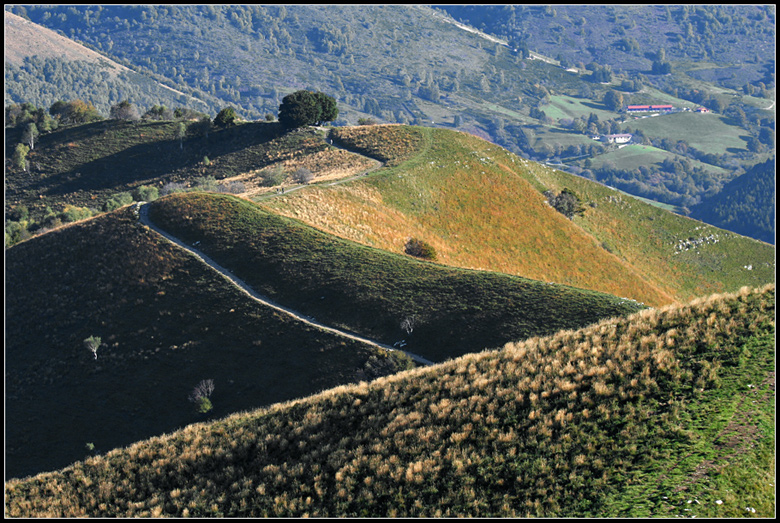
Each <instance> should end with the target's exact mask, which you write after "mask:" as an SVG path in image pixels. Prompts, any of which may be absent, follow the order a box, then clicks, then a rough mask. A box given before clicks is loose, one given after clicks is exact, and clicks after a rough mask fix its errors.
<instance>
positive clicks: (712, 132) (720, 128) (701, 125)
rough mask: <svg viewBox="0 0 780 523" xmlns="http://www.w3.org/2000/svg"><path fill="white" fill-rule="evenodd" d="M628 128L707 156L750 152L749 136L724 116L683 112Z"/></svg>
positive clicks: (633, 122) (642, 120) (628, 124)
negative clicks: (680, 143)
mask: <svg viewBox="0 0 780 523" xmlns="http://www.w3.org/2000/svg"><path fill="white" fill-rule="evenodd" d="M624 128H628V129H632V130H634V129H641V130H642V132H643V133H645V135H646V136H649V137H650V138H668V139H670V140H685V141H686V142H688V144H689V145H691V146H692V147H695V148H696V149H698V150H700V151H703V152H706V153H715V154H725V153H734V152H737V150H744V149H747V144H746V142H745V140H744V139H743V136H744V135H745V134H746V132H745V131H744V130H743V129H740V128H739V127H735V126H733V125H728V124H727V123H726V122H725V120H724V118H723V117H722V116H720V115H717V114H712V113H709V114H699V113H694V112H682V113H673V114H667V115H661V116H656V117H652V118H639V119H635V120H630V121H628V122H626V123H625V124H624Z"/></svg>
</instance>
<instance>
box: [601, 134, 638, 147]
mask: <svg viewBox="0 0 780 523" xmlns="http://www.w3.org/2000/svg"><path fill="white" fill-rule="evenodd" d="M632 137H633V135H632V134H629V133H625V134H607V135H605V136H604V137H603V138H602V139H603V141H605V142H607V143H616V144H622V143H628V142H630V141H631V138H632Z"/></svg>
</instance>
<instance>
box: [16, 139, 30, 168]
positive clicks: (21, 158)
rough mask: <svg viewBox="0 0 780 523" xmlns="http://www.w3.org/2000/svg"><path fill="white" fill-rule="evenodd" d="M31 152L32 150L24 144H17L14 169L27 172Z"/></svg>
mask: <svg viewBox="0 0 780 523" xmlns="http://www.w3.org/2000/svg"><path fill="white" fill-rule="evenodd" d="M29 152H30V148H29V147H28V146H26V145H25V144H23V143H18V144H16V148H15V149H14V155H13V158H12V161H13V164H14V167H16V168H17V169H21V170H23V171H26V170H27V153H29Z"/></svg>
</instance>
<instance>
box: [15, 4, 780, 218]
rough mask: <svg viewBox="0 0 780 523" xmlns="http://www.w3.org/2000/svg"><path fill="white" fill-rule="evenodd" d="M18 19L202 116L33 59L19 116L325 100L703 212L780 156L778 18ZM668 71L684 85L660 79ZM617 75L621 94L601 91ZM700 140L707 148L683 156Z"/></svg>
mask: <svg viewBox="0 0 780 523" xmlns="http://www.w3.org/2000/svg"><path fill="white" fill-rule="evenodd" d="M7 9H9V10H13V11H14V12H15V13H17V14H19V15H22V16H25V17H28V18H30V19H31V20H32V21H34V22H36V23H38V24H42V25H44V26H46V27H48V28H50V29H54V30H57V31H59V32H60V33H61V34H63V35H67V36H70V37H71V38H73V39H75V40H78V41H80V42H84V43H85V44H86V45H88V46H90V47H92V48H94V49H96V50H98V51H100V52H103V53H106V55H107V56H110V57H112V58H113V59H114V60H116V61H118V62H121V63H122V64H125V65H127V66H129V67H131V68H133V69H134V70H136V71H139V72H142V73H143V75H144V76H145V77H146V80H147V81H148V82H149V83H150V84H155V85H156V83H160V82H161V83H164V84H165V85H168V86H170V87H172V88H174V89H176V90H178V91H181V92H182V93H186V94H187V95H188V96H190V95H191V96H194V97H195V98H197V100H195V99H191V98H185V97H181V98H179V99H171V98H170V96H169V95H170V94H171V93H167V94H165V96H162V95H161V96H160V97H159V99H155V97H154V95H153V94H150V93H149V91H148V89H146V88H144V89H141V88H138V89H136V88H134V87H131V86H128V85H124V86H118V85H111V86H110V87H109V84H108V83H107V82H98V83H96V82H90V81H88V80H87V79H85V78H93V77H95V76H98V75H99V74H100V71H99V70H95V69H89V70H86V69H84V70H76V69H73V68H72V67H71V66H70V65H65V64H62V63H59V62H58V63H49V62H46V60H50V61H51V60H59V59H55V58H50V59H41V58H34V57H29V56H28V59H27V62H26V63H25V64H23V66H21V69H20V68H19V67H20V66H16V65H13V64H7V66H6V68H7V70H8V71H7V73H6V86H7V94H8V93H12V96H11V97H10V98H9V97H8V96H7V97H6V103H9V102H15V103H20V102H23V101H24V102H33V103H35V104H36V105H41V106H48V105H49V104H51V103H52V102H53V101H54V100H56V99H58V98H63V97H65V98H75V97H80V96H81V97H88V98H90V101H92V102H93V103H94V104H95V105H96V106H98V107H99V108H101V110H102V111H103V112H104V114H107V112H108V108H109V107H110V105H111V104H114V103H117V102H119V101H120V100H122V99H124V98H130V99H131V101H133V102H135V103H136V104H139V105H140V106H141V111H142V112H143V111H144V110H145V109H147V108H149V107H150V106H151V105H156V104H158V103H164V104H166V105H168V106H169V107H173V106H180V105H191V106H192V107H193V109H196V110H203V111H207V112H209V113H210V114H212V115H213V114H216V112H217V111H218V110H219V109H220V108H221V107H224V106H225V105H231V106H235V107H236V109H237V110H238V112H239V114H241V115H243V116H245V117H246V118H249V119H259V118H263V117H266V116H268V115H271V116H273V115H274V114H276V112H277V109H278V106H279V103H280V101H281V99H282V97H283V96H284V95H286V94H288V93H290V92H292V91H295V90H298V89H302V88H306V89H313V90H321V91H323V92H326V93H328V94H330V95H332V96H334V97H335V98H336V99H337V100H338V103H339V107H340V111H341V117H340V118H339V119H338V120H337V124H338V125H343V124H346V123H355V122H356V121H357V120H358V119H359V118H366V117H371V118H374V119H378V120H380V121H385V122H398V123H414V124H417V125H431V126H438V127H452V128H457V129H461V130H464V131H467V132H471V133H473V134H476V135H479V136H483V137H487V138H488V139H490V140H492V141H494V142H495V143H498V144H500V145H502V146H503V147H506V148H508V149H509V150H511V151H513V152H515V153H518V154H521V155H523V156H524V157H528V158H533V159H538V160H548V161H549V160H553V161H555V162H558V161H560V160H561V159H564V161H567V163H569V166H568V167H567V169H569V170H570V171H571V172H576V173H583V174H584V175H586V176H588V177H591V178H596V179H598V180H600V181H602V182H604V183H609V184H610V185H613V186H617V187H619V188H621V189H623V190H627V191H629V192H631V193H632V194H637V195H639V196H643V197H646V198H651V199H655V200H658V201H661V202H664V203H667V204H671V205H675V206H685V207H688V208H690V207H691V206H693V205H695V204H696V203H698V202H699V201H701V198H702V197H703V196H704V195H705V194H706V195H707V196H709V195H711V194H712V193H713V192H714V191H717V190H719V189H720V187H721V186H722V185H723V184H724V183H726V182H728V181H730V180H731V179H732V178H734V177H735V176H737V175H738V174H740V173H742V172H744V171H745V170H747V169H748V168H749V167H750V166H752V165H753V164H754V163H757V162H763V161H765V160H766V158H767V157H768V156H767V155H771V152H772V149H773V147H774V145H773V143H772V142H771V140H764V141H760V140H759V141H757V138H756V137H760V136H761V133H762V132H765V131H767V130H769V129H773V127H774V111H773V109H772V108H773V103H772V99H773V93H774V75H773V73H772V70H773V65H772V64H773V62H771V60H770V59H769V58H768V57H771V56H773V55H774V52H773V45H774V38H773V35H774V12H773V11H772V9H771V7H770V6H741V5H735V6H671V7H666V8H665V7H664V6H600V7H594V6H560V9H559V11H556V10H555V9H554V8H553V6H519V7H517V8H515V7H512V6H506V7H504V6H500V7H499V6H460V7H458V6H452V7H448V8H446V9H447V10H449V11H450V12H451V13H452V14H453V16H457V17H461V18H462V19H463V20H464V21H467V22H471V23H472V24H475V25H477V26H478V27H479V28H482V29H484V30H485V31H487V32H488V33H491V34H486V33H483V32H479V31H477V30H474V29H473V28H472V27H469V26H467V25H464V24H460V23H457V22H455V20H454V19H452V18H450V17H449V16H448V15H446V14H445V13H444V11H442V10H441V9H432V8H429V7H424V6H404V5H396V6H349V5H331V6H327V8H326V9H323V8H321V7H319V6H303V5H292V6H218V5H217V6H163V7H158V6H9V7H7ZM688 33H690V35H689V34H688ZM770 36H772V38H770ZM532 50H533V51H535V52H531V51H532ZM539 53H541V54H539ZM561 60H563V62H561ZM658 61H660V62H663V63H668V64H670V66H671V73H669V74H654V73H652V72H651V69H652V67H653V64H654V62H658ZM664 61H665V62H664ZM71 63H76V62H71ZM77 63H81V62H77ZM561 64H562V65H561ZM78 67H80V66H78ZM9 68H10V69H9ZM14 68H16V69H14ZM566 68H568V70H567V69H566ZM607 69H609V74H608V78H607V79H602V80H598V79H596V73H597V72H604V71H605V70H607ZM52 71H55V72H54V73H52ZM53 86H55V88H54V89H52V87H53ZM145 89H146V90H145ZM616 93H619V95H620V96H622V99H623V101H622V102H621V103H620V104H618V106H617V107H612V106H610V105H609V104H607V103H605V100H606V99H607V98H606V97H607V95H616ZM198 100H199V101H198ZM201 102H203V103H201ZM631 103H634V104H637V103H639V104H672V105H674V106H675V107H677V108H687V109H693V108H696V107H699V106H701V105H702V104H704V105H707V106H708V107H710V108H712V109H713V110H714V111H715V112H716V113H717V114H711V115H708V116H707V117H706V118H704V119H702V118H699V116H701V115H695V114H692V113H684V114H678V115H674V118H667V117H662V118H657V119H651V120H653V121H656V122H655V124H654V125H649V126H647V125H646V124H647V121H644V120H643V121H641V122H639V121H638V122H633V121H631V120H630V119H629V120H628V123H625V122H623V121H624V120H625V117H626V115H625V114H624V113H623V112H622V108H623V107H624V106H625V105H626V104H631ZM204 104H205V105H204ZM593 116H597V117H598V118H597V120H596V121H595V122H593V121H592V120H591V118H592V117H593ZM704 120H706V121H707V122H708V123H712V125H707V124H705V125H702V123H703V121H704ZM658 121H663V123H662V124H658ZM627 127H631V130H630V131H626V128H627ZM634 127H637V128H638V129H639V130H641V131H642V132H643V133H644V134H643V135H641V136H640V135H637V142H645V144H649V143H652V145H653V146H654V147H655V148H656V150H655V152H654V153H653V154H650V155H647V157H646V158H645V159H644V160H643V163H642V166H641V167H642V168H637V165H636V159H635V157H634V156H631V155H626V154H614V155H613V154H609V155H608V156H604V153H610V152H611V148H610V147H609V146H605V145H603V144H601V143H599V142H597V141H594V140H592V139H591V136H593V135H601V136H603V135H608V134H611V133H612V134H614V133H619V132H635V129H634ZM644 127H648V128H647V129H644ZM643 129H644V130H643ZM637 132H638V131H637ZM691 136H696V137H697V138H698V141H697V143H696V144H695V147H694V144H693V143H690V144H687V143H680V142H681V141H682V142H685V141H687V140H689V138H690V137H691ZM602 156H604V157H603V158H602ZM607 158H609V160H607ZM588 162H592V164H593V165H590V163H588ZM605 164H606V167H609V169H607V168H605ZM596 166H598V167H599V168H596ZM762 219H764V220H766V219H768V218H767V217H766V216H764V217H762Z"/></svg>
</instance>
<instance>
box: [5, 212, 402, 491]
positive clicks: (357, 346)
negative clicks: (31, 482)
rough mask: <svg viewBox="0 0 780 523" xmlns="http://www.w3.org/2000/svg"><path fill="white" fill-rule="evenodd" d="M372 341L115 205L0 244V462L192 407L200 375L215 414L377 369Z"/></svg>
mask: <svg viewBox="0 0 780 523" xmlns="http://www.w3.org/2000/svg"><path fill="white" fill-rule="evenodd" d="M90 336H98V337H100V338H101V339H102V344H101V346H100V348H99V350H98V357H97V359H95V358H94V357H93V354H92V353H91V352H90V351H89V350H87V348H85V346H84V342H83V340H85V339H86V338H88V337H90ZM385 354H386V353H385V351H384V350H380V349H376V348H373V347H370V346H367V345H363V344H361V343H357V342H355V341H353V340H349V339H346V338H343V337H341V336H335V335H333V334H330V333H326V332H324V331H321V330H319V329H316V328H313V327H310V326H306V325H304V324H302V323H300V322H297V321H294V320H291V319H289V318H288V317H287V316H286V315H282V314H280V313H278V312H276V311H273V310H271V309H268V308H267V307H264V306H262V305H259V304H257V303H255V302H254V301H252V300H250V299H249V298H248V297H247V296H245V295H244V294H243V293H242V292H240V291H239V290H237V289H235V288H234V287H233V286H231V285H229V284H228V283H227V282H226V281H225V280H223V279H222V278H221V277H219V276H218V275H217V274H216V273H214V272H213V271H212V270H211V269H209V268H208V267H206V266H205V265H203V264H202V262H199V261H197V260H196V259H195V258H193V257H192V256H190V255H188V254H186V253H184V252H183V251H181V250H180V249H178V248H176V247H174V246H173V245H171V244H170V243H169V242H168V241H167V240H164V239H163V238H161V237H160V236H159V235H158V234H157V233H155V232H152V231H150V230H149V229H148V228H146V227H143V226H141V225H139V224H138V222H137V221H136V220H135V218H134V217H133V214H132V212H131V209H130V208H123V209H120V210H118V211H116V212H114V213H111V214H108V215H103V216H99V217H96V218H93V219H91V220H89V221H86V222H82V223H77V224H73V225H71V226H69V227H66V228H63V229H60V230H57V231H53V232H50V233H48V234H45V235H43V236H41V237H39V238H33V239H31V240H28V241H26V242H23V243H21V244H19V245H16V246H14V247H12V248H10V249H8V250H7V251H6V346H5V355H6V389H5V393H6V396H5V398H6V402H5V406H6V410H5V416H6V422H7V424H6V445H7V446H6V460H5V465H6V472H7V474H8V475H9V476H15V477H19V476H23V475H27V474H32V473H36V472H40V471H42V470H52V469H55V468H58V467H62V466H65V465H67V464H68V463H71V462H73V461H74V460H76V459H80V458H83V457H84V456H85V454H86V453H87V450H86V448H85V445H86V443H93V444H94V445H95V448H96V449H98V450H99V451H106V450H108V449H111V448H114V447H117V446H121V445H127V444H129V443H132V442H134V441H137V440H139V439H142V438H147V437H150V436H152V435H156V434H161V433H163V432H165V431H170V430H173V429H176V428H178V427H181V426H184V425H186V424H189V423H192V422H195V421H198V420H202V419H205V416H199V415H198V414H197V413H196V411H195V408H194V407H193V405H192V404H191V403H189V402H188V401H187V396H188V394H189V393H190V391H191V390H192V388H193V387H194V386H195V385H196V384H197V383H198V382H200V381H201V380H203V379H209V378H210V379H213V380H214V383H215V392H214V395H213V397H212V401H213V404H214V410H213V412H212V414H213V415H216V416H223V415H226V414H228V413H230V412H235V411H237V410H243V409H248V408H254V407H259V406H262V405H267V404H270V403H273V402H277V401H284V400H288V399H291V398H296V397H300V396H305V395H307V394H312V393H314V392H317V391H319V390H322V389H324V388H328V387H333V386H335V385H338V384H341V383H348V382H352V381H356V380H358V379H365V378H366V377H367V376H376V374H372V373H373V370H371V369H372V366H374V363H376V361H375V360H376V358H379V359H380V360H388V358H387V356H385ZM372 358H373V359H372ZM370 359H372V360H371V362H370V361H369V360H370ZM398 368H406V362H401V361H396V356H393V357H392V358H390V360H389V361H388V364H387V365H385V366H384V371H385V372H392V371H394V370H397V369H398Z"/></svg>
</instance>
